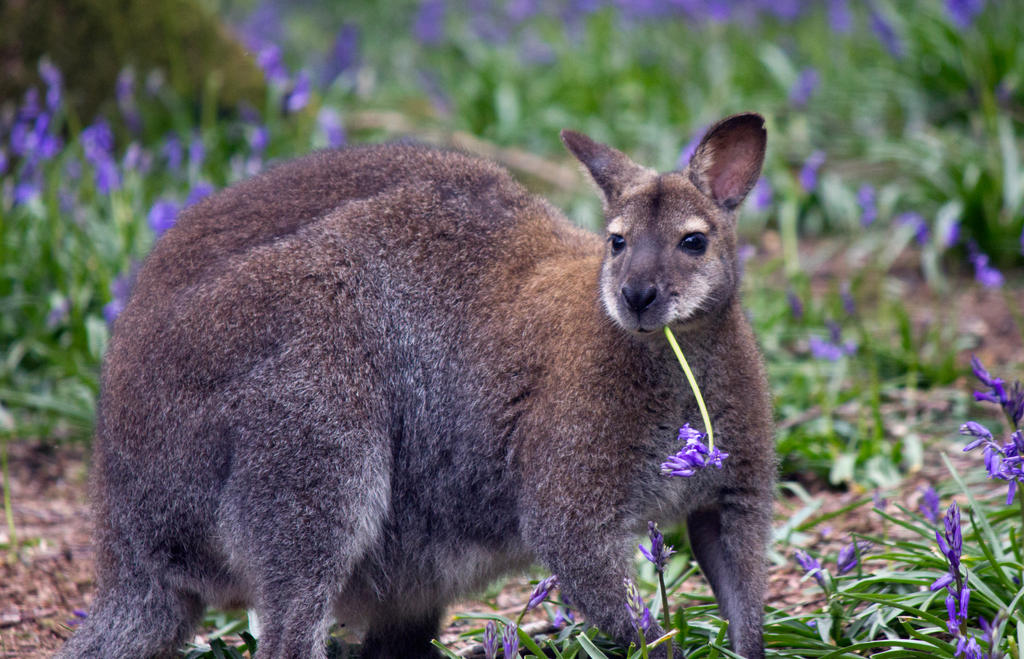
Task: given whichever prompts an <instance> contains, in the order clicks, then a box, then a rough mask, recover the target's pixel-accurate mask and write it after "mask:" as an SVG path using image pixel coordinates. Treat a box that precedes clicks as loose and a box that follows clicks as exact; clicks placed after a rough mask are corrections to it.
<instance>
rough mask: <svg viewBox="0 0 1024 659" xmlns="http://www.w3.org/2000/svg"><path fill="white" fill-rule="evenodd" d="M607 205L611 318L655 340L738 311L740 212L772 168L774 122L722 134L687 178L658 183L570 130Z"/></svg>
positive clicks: (569, 138)
mask: <svg viewBox="0 0 1024 659" xmlns="http://www.w3.org/2000/svg"><path fill="white" fill-rule="evenodd" d="M562 141H563V142H564V143H565V146H566V147H567V148H568V149H569V151H571V152H572V153H573V155H575V156H576V157H577V158H578V159H579V160H580V162H582V163H583V164H584V165H585V166H586V168H587V170H588V171H589V172H590V175H591V176H592V177H593V179H594V182H595V183H596V184H597V186H598V188H600V190H601V192H602V194H603V196H604V213H605V230H606V234H607V241H606V245H605V256H604V263H603V265H602V266H601V278H600V283H601V299H602V301H603V303H604V307H605V309H606V310H607V312H608V315H609V316H611V318H612V319H613V320H614V321H615V322H616V323H618V324H619V325H620V326H622V327H623V328H624V329H626V330H627V331H630V332H636V333H639V334H646V333H649V332H654V331H656V330H659V329H661V327H662V326H664V325H669V324H676V325H681V324H687V323H691V322H694V321H698V320H700V319H701V318H702V317H704V316H706V315H707V314H708V313H712V312H714V311H715V310H717V309H720V308H721V307H722V306H723V305H725V304H727V303H729V301H731V300H732V298H733V296H734V295H735V293H736V289H737V287H738V285H739V265H738V263H737V257H736V210H737V208H738V207H739V205H740V203H741V202H742V201H743V199H744V198H745V197H746V196H747V193H748V192H750V189H751V188H752V187H753V186H754V183H756V182H757V178H758V176H759V175H760V173H761V163H762V162H763V161H764V151H765V142H766V133H765V127H764V118H763V117H762V116H761V115H758V114H738V115H734V116H732V117H728V118H726V119H723V120H722V121H720V122H718V123H717V124H715V125H714V126H712V127H711V128H710V129H709V130H708V132H707V134H706V135H705V136H704V138H703V139H702V140H701V142H700V145H699V146H698V147H697V150H696V151H695V152H694V154H693V157H692V158H691V159H690V163H689V165H688V166H687V167H686V168H685V169H683V170H682V171H678V172H669V173H667V174H660V175H659V174H658V173H657V172H654V171H652V170H650V169H647V168H645V167H641V166H639V165H637V164H635V163H634V162H633V161H631V160H630V159H629V158H628V157H626V155H625V154H623V153H621V152H620V151H617V150H615V149H613V148H611V147H609V146H605V145H603V144H599V143H597V142H595V141H593V140H591V139H590V138H589V137H587V136H586V135H582V134H580V133H576V132H573V131H568V130H564V131H562Z"/></svg>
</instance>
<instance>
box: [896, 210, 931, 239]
mask: <svg viewBox="0 0 1024 659" xmlns="http://www.w3.org/2000/svg"><path fill="white" fill-rule="evenodd" d="M895 221H896V223H897V224H901V225H904V226H909V227H912V228H913V229H914V239H915V240H916V241H917V244H918V245H924V244H925V243H927V242H928V223H927V222H926V221H925V219H924V218H923V217H921V214H920V213H915V212H913V211H911V212H908V213H900V214H899V215H897V216H896V218H895Z"/></svg>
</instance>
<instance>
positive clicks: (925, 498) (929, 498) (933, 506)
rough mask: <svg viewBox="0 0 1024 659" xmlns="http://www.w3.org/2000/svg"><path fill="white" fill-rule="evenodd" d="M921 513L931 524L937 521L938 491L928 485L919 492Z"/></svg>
mask: <svg viewBox="0 0 1024 659" xmlns="http://www.w3.org/2000/svg"><path fill="white" fill-rule="evenodd" d="M920 507H921V514H922V515H923V516H924V518H925V519H926V520H928V521H929V522H932V523H933V524H934V523H935V522H937V521H939V493H938V492H936V491H935V488H934V487H932V486H931V485H929V486H928V487H926V488H924V490H923V491H922V493H921V506H920Z"/></svg>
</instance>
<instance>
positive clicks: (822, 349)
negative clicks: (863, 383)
mask: <svg viewBox="0 0 1024 659" xmlns="http://www.w3.org/2000/svg"><path fill="white" fill-rule="evenodd" d="M828 330H829V339H828V340H825V339H823V338H821V337H819V336H812V337H811V338H810V339H808V346H809V347H810V349H811V355H812V356H813V357H814V358H815V359H824V360H827V361H830V362H837V361H839V360H840V359H842V358H843V357H845V356H847V355H852V354H853V353H855V352H857V343H856V342H855V341H853V340H849V341H846V342H845V343H844V342H843V341H842V329H841V328H840V327H839V325H838V324H836V323H834V322H832V321H829V322H828Z"/></svg>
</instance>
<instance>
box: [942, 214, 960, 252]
mask: <svg viewBox="0 0 1024 659" xmlns="http://www.w3.org/2000/svg"><path fill="white" fill-rule="evenodd" d="M958 242H960V220H956V221H955V222H952V223H951V224H950V225H949V228H948V229H946V235H945V236H943V237H942V246H943V247H945V248H946V249H949V248H950V247H952V246H953V245H955V244H957V243H958Z"/></svg>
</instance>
